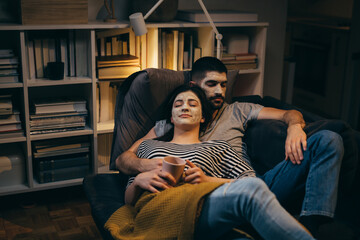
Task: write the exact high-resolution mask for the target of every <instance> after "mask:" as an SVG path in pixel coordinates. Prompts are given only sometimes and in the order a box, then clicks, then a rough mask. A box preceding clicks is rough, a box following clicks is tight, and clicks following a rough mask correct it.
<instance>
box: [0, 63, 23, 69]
mask: <svg viewBox="0 0 360 240" xmlns="http://www.w3.org/2000/svg"><path fill="white" fill-rule="evenodd" d="M18 67H19V64H5V65H0V69H11V68H15V69H17V68H18Z"/></svg>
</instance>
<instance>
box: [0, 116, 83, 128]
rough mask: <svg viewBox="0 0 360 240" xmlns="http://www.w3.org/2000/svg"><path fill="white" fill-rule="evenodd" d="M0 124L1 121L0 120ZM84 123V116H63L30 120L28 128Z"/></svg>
mask: <svg viewBox="0 0 360 240" xmlns="http://www.w3.org/2000/svg"><path fill="white" fill-rule="evenodd" d="M0 122H1V120H0ZM76 122H77V123H79V122H80V123H85V122H86V116H85V115H78V116H65V117H43V118H38V119H30V127H36V126H51V125H59V124H65V123H76Z"/></svg>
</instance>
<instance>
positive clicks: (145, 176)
mask: <svg viewBox="0 0 360 240" xmlns="http://www.w3.org/2000/svg"><path fill="white" fill-rule="evenodd" d="M175 183H176V181H175V179H174V177H173V176H172V175H171V174H170V173H167V172H163V171H161V169H155V170H152V171H148V172H143V173H140V174H138V175H137V176H136V178H135V179H134V184H135V186H137V187H139V188H141V189H144V190H147V191H150V192H153V193H157V192H159V190H165V189H168V188H170V187H172V185H175Z"/></svg>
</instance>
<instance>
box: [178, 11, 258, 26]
mask: <svg viewBox="0 0 360 240" xmlns="http://www.w3.org/2000/svg"><path fill="white" fill-rule="evenodd" d="M209 14H210V16H211V19H212V20H213V22H215V23H221V22H257V21H258V14H257V13H249V12H239V11H233V10H216V11H209ZM176 19H179V20H183V21H189V22H195V23H208V22H209V21H208V20H207V18H206V16H205V14H204V12H203V11H202V10H179V11H177V15H176Z"/></svg>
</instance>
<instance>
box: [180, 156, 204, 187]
mask: <svg viewBox="0 0 360 240" xmlns="http://www.w3.org/2000/svg"><path fill="white" fill-rule="evenodd" d="M186 165H188V166H189V167H190V168H189V169H188V170H186V171H185V178H184V181H185V182H186V183H191V184H196V183H202V182H210V179H209V177H208V176H206V175H205V173H204V172H203V171H202V170H201V169H200V168H199V167H197V166H196V165H195V164H193V163H192V162H190V161H189V160H186Z"/></svg>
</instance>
